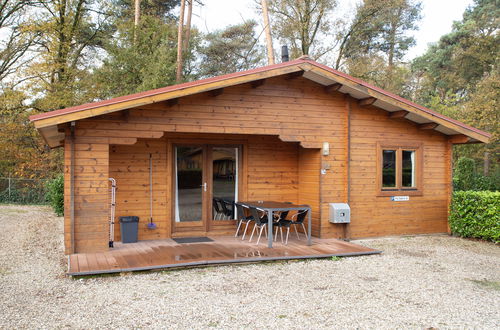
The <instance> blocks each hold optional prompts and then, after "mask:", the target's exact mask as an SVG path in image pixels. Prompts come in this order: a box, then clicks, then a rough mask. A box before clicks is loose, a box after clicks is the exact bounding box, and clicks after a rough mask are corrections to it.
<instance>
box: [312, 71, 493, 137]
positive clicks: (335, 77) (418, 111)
mask: <svg viewBox="0 0 500 330" xmlns="http://www.w3.org/2000/svg"><path fill="white" fill-rule="evenodd" d="M309 69H310V71H312V72H314V73H316V74H318V75H320V76H323V77H325V78H328V79H331V80H334V81H335V82H337V83H340V84H342V85H345V86H347V87H349V88H352V89H355V90H357V91H359V92H361V93H364V94H366V95H368V97H374V98H376V99H379V100H381V101H383V102H386V103H389V104H392V105H394V106H396V107H398V108H401V109H402V110H406V111H409V112H411V113H414V114H416V115H418V116H421V117H424V118H426V119H428V120H430V121H433V122H435V123H438V124H439V125H443V126H444V127H447V128H450V129H452V130H455V131H456V132H459V133H461V134H465V135H467V136H469V137H471V138H474V139H476V140H479V141H481V142H484V143H488V142H489V141H490V138H488V137H487V136H484V135H482V134H479V133H476V132H474V131H471V130H469V129H466V128H465V127H462V126H459V125H456V124H454V123H451V122H449V121H447V120H445V119H443V118H439V117H437V116H434V115H433V114H431V113H428V112H426V111H423V110H421V109H419V108H416V107H414V106H412V105H410V104H407V103H405V102H401V101H399V100H396V99H394V98H392V97H390V96H387V95H385V94H383V93H380V92H378V91H376V90H373V89H371V88H368V87H366V86H363V85H360V84H358V83H356V82H353V81H351V80H349V79H347V78H345V77H342V76H339V75H336V74H334V73H333V72H330V71H327V70H325V69H322V68H318V67H314V66H312V65H310V68H309Z"/></svg>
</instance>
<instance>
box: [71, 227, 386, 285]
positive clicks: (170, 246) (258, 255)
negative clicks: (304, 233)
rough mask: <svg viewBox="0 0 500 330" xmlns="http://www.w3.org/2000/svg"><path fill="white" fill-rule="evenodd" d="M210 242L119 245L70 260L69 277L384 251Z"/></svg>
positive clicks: (339, 244) (317, 242)
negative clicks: (270, 246) (269, 246)
mask: <svg viewBox="0 0 500 330" xmlns="http://www.w3.org/2000/svg"><path fill="white" fill-rule="evenodd" d="M210 238H212V239H213V240H214V241H213V242H209V243H188V244H178V243H176V242H174V241H173V240H171V239H165V240H151V241H140V242H138V243H133V244H122V243H119V242H117V243H115V248H114V249H111V250H109V251H107V252H102V253H78V254H73V255H71V256H70V258H69V261H68V262H69V267H68V269H69V270H68V273H67V274H68V275H73V276H75V275H77V276H83V275H95V274H106V273H120V272H131V271H144V270H153V269H162V268H173V267H177V268H178V267H192V266H200V265H210V264H226V263H241V262H259V261H269V260H284V259H304V258H324V257H330V256H354V255H366V254H378V253H381V251H378V250H375V249H371V248H368V247H365V246H361V245H357V244H353V243H350V242H345V241H340V240H336V239H320V238H314V239H313V245H312V246H307V245H306V241H305V240H303V239H302V240H297V238H296V237H290V240H289V243H288V245H284V244H282V243H281V242H279V240H278V241H277V242H276V243H275V244H274V248H272V249H270V248H268V247H267V245H266V244H265V242H264V243H262V242H261V243H260V244H259V245H257V244H255V242H252V243H248V240H247V241H242V240H241V239H240V238H239V237H238V238H235V237H232V236H214V237H210Z"/></svg>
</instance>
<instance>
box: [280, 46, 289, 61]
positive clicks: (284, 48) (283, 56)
mask: <svg viewBox="0 0 500 330" xmlns="http://www.w3.org/2000/svg"><path fill="white" fill-rule="evenodd" d="M289 60H290V57H289V56H288V46H287V45H284V46H281V62H288V61H289Z"/></svg>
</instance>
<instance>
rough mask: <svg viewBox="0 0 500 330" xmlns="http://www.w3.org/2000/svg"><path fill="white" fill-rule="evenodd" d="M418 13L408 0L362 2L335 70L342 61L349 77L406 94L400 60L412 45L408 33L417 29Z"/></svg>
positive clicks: (405, 76) (405, 77)
mask: <svg viewBox="0 0 500 330" xmlns="http://www.w3.org/2000/svg"><path fill="white" fill-rule="evenodd" d="M420 11H421V4H420V2H415V1H411V0H364V1H363V3H362V4H361V5H360V6H359V7H358V8H357V12H356V16H355V18H354V20H353V23H352V24H351V28H350V29H348V34H349V35H348V36H346V37H345V38H344V40H343V43H341V48H340V51H339V55H338V57H337V63H336V65H337V67H338V66H339V65H340V63H341V60H342V58H344V59H345V64H346V68H347V69H348V72H349V73H350V74H352V75H354V76H357V77H360V78H362V79H366V80H368V81H369V82H372V83H374V84H376V85H377V86H379V87H382V88H384V89H387V90H390V91H392V92H394V93H396V94H407V93H406V90H407V88H406V86H405V82H406V81H407V80H408V79H409V69H408V68H407V67H406V66H405V65H404V63H402V59H403V57H404V55H405V54H406V52H407V51H408V49H409V48H410V46H412V45H413V44H414V43H415V39H414V38H413V36H411V35H410V34H409V32H411V31H413V30H415V29H416V28H417V25H416V23H417V21H418V20H419V19H420ZM344 41H345V42H344ZM371 64H373V65H371ZM363 68H364V70H363Z"/></svg>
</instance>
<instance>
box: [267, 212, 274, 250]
mask: <svg viewBox="0 0 500 330" xmlns="http://www.w3.org/2000/svg"><path fill="white" fill-rule="evenodd" d="M266 211H267V247H268V248H272V247H273V211H272V210H271V209H267V210H266Z"/></svg>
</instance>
